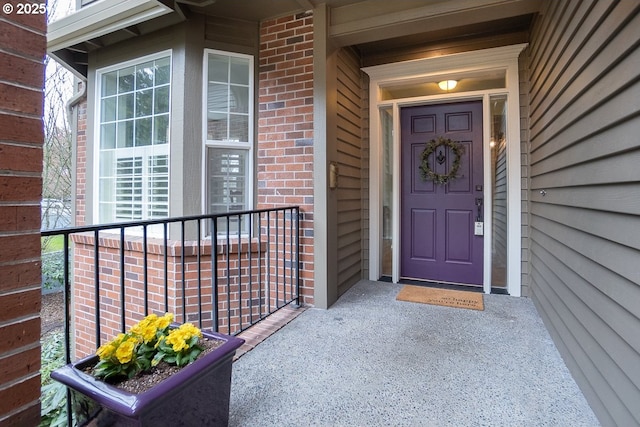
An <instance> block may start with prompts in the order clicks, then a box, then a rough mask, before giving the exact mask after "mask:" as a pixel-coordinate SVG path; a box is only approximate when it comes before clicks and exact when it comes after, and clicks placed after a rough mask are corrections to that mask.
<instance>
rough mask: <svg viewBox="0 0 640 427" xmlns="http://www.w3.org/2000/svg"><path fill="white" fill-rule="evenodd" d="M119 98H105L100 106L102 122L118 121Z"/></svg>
mask: <svg viewBox="0 0 640 427" xmlns="http://www.w3.org/2000/svg"><path fill="white" fill-rule="evenodd" d="M117 100H118V98H116V97H115V96H114V97H111V98H104V99H103V100H102V105H101V106H100V121H101V122H102V123H104V122H111V121H113V120H115V119H116V101H117Z"/></svg>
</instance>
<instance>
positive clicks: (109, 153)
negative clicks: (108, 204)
mask: <svg viewBox="0 0 640 427" xmlns="http://www.w3.org/2000/svg"><path fill="white" fill-rule="evenodd" d="M115 158H116V157H115V150H106V151H102V152H101V153H100V177H101V178H102V177H104V178H109V177H113V176H115V174H116V160H115ZM100 198H101V200H103V198H102V196H100ZM104 200H112V199H109V198H107V199H104Z"/></svg>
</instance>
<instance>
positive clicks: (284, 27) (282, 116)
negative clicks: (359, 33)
mask: <svg viewBox="0 0 640 427" xmlns="http://www.w3.org/2000/svg"><path fill="white" fill-rule="evenodd" d="M259 85H260V87H259V100H258V102H259V112H258V114H259V116H258V145H257V147H258V206H257V207H258V208H267V207H276V206H289V205H297V206H300V208H301V212H302V214H303V220H302V221H301V223H300V228H301V240H300V244H301V249H300V251H301V253H300V278H301V289H300V293H301V296H302V302H303V303H305V304H313V285H314V284H313V150H314V147H313V16H312V13H311V12H305V13H299V14H296V15H289V16H283V17H280V18H277V19H271V20H267V21H264V22H262V23H261V25H260V74H259Z"/></svg>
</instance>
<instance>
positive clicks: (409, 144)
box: [400, 101, 483, 285]
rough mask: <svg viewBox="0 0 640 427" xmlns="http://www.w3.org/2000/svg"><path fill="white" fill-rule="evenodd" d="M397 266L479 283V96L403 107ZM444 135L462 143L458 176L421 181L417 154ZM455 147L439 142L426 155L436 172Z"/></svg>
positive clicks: (442, 170)
mask: <svg viewBox="0 0 640 427" xmlns="http://www.w3.org/2000/svg"><path fill="white" fill-rule="evenodd" d="M400 120H401V132H402V134H401V143H402V158H401V162H402V163H401V171H402V178H401V186H402V192H401V227H400V228H401V242H402V243H401V265H400V275H401V276H402V277H403V278H410V279H419V280H430V281H437V282H450V283H463V284H472V285H482V281H483V279H482V270H483V261H482V260H483V238H482V236H481V235H479V233H476V230H475V223H476V221H482V218H481V215H482V209H483V206H482V205H480V206H478V204H479V203H482V202H483V195H482V189H483V173H482V101H470V102H459V103H453V104H440V105H427V106H419V107H406V108H402V110H401V114H400ZM438 137H443V138H447V139H451V140H453V141H457V142H459V143H460V144H461V145H462V146H463V147H464V153H463V154H462V155H461V156H460V168H459V169H458V172H457V174H456V176H457V178H455V179H453V180H451V181H450V182H448V183H446V184H437V183H434V182H433V181H429V180H424V179H423V178H422V176H421V174H420V165H421V164H422V160H421V154H422V151H423V150H424V149H425V145H426V144H427V143H428V142H429V141H431V140H432V139H437V138H438ZM455 157H456V156H455V153H454V151H453V150H452V149H451V148H449V147H447V146H443V145H440V146H439V147H438V148H437V149H436V150H435V152H434V153H433V154H431V155H430V156H429V158H428V162H429V167H430V168H431V169H432V170H433V171H434V172H435V173H436V174H447V173H448V171H449V170H450V168H451V166H452V165H453V163H454V161H455Z"/></svg>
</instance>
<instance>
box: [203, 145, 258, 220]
mask: <svg viewBox="0 0 640 427" xmlns="http://www.w3.org/2000/svg"><path fill="white" fill-rule="evenodd" d="M248 153H249V151H248V150H230V149H225V148H210V149H209V150H208V159H207V166H208V167H207V171H208V174H209V179H208V196H209V203H208V212H209V213H223V212H233V211H242V210H245V209H246V208H247V206H248V200H247V197H248V191H247V170H248V168H247V160H248Z"/></svg>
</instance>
